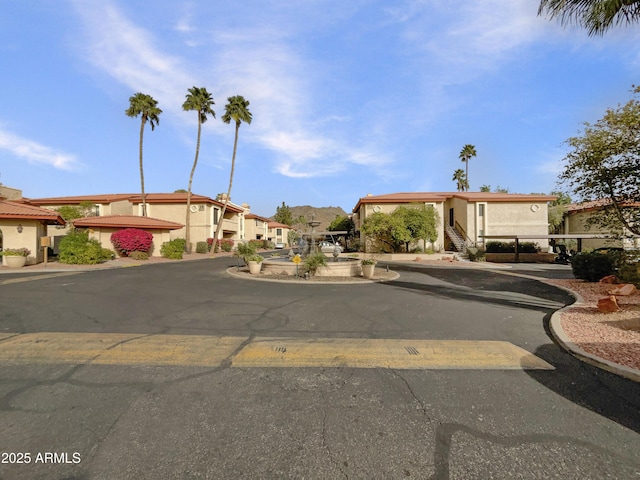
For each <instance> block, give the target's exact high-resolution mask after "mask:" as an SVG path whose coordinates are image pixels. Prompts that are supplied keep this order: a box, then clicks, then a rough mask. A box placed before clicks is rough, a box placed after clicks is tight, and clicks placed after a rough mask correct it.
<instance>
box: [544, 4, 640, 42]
mask: <svg viewBox="0 0 640 480" xmlns="http://www.w3.org/2000/svg"><path fill="white" fill-rule="evenodd" d="M545 13H546V14H547V15H548V16H549V18H552V19H553V18H556V17H559V18H560V23H562V24H563V25H566V24H568V23H571V22H572V21H575V22H576V23H577V24H578V25H580V26H581V27H583V28H586V29H587V31H588V33H589V35H603V34H604V32H605V31H607V30H608V29H609V28H610V27H611V26H612V24H614V23H616V24H620V23H634V22H637V21H638V20H640V0H540V6H539V7H538V15H543V14H545Z"/></svg>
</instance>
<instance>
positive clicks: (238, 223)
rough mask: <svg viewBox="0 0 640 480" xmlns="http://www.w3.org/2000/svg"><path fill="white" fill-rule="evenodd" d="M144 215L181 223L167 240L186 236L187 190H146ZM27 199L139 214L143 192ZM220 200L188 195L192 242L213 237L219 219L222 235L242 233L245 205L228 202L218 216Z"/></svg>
mask: <svg viewBox="0 0 640 480" xmlns="http://www.w3.org/2000/svg"><path fill="white" fill-rule="evenodd" d="M145 201H146V205H147V216H148V217H150V218H155V219H159V220H164V221H167V222H172V223H177V224H180V225H181V227H180V228H178V229H172V230H170V240H173V239H174V238H185V235H186V231H185V228H186V227H185V226H184V225H185V220H186V213H187V212H186V208H187V194H186V193H180V192H177V193H148V194H146V195H145ZM29 202H30V203H32V204H34V205H37V206H40V207H43V208H47V209H50V210H54V209H56V208H59V207H62V206H65V205H70V206H80V205H92V207H91V213H92V214H93V215H94V216H109V215H129V216H134V217H141V216H142V195H140V194H139V193H138V194H126V193H121V194H107V195H80V196H70V197H50V198H33V199H29ZM222 207H223V203H222V202H220V201H218V200H214V199H212V198H210V197H207V196H204V195H197V194H192V195H191V205H190V210H189V216H190V224H191V225H190V237H191V242H192V243H193V246H195V244H196V242H200V241H202V242H204V241H206V240H207V238H213V237H214V235H215V232H216V227H217V226H218V222H222V230H221V231H222V234H221V238H231V239H233V240H240V239H241V238H242V237H243V223H244V213H245V212H244V209H243V208H241V207H238V206H237V205H234V204H232V203H229V204H228V205H227V208H226V210H225V214H224V218H220V217H221V213H222ZM65 234H66V230H64V229H63V230H60V229H50V231H49V235H52V236H62V235H65Z"/></svg>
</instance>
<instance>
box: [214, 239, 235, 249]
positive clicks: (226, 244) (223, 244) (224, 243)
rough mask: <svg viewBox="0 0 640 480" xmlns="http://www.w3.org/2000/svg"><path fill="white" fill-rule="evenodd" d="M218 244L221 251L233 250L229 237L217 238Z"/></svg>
mask: <svg viewBox="0 0 640 480" xmlns="http://www.w3.org/2000/svg"><path fill="white" fill-rule="evenodd" d="M218 245H220V249H221V250H222V251H223V252H230V251H231V250H233V240H232V239H231V238H221V239H220V240H218Z"/></svg>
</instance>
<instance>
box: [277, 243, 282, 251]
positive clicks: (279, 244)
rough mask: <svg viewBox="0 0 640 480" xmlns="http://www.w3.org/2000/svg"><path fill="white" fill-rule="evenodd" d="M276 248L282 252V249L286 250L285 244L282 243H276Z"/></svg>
mask: <svg viewBox="0 0 640 480" xmlns="http://www.w3.org/2000/svg"><path fill="white" fill-rule="evenodd" d="M276 248H277V249H278V250H282V249H283V248H284V243H282V242H278V243H276Z"/></svg>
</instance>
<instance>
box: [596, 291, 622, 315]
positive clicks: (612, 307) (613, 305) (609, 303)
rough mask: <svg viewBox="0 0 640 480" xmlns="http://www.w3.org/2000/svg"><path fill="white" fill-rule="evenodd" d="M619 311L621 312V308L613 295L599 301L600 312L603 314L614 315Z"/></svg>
mask: <svg viewBox="0 0 640 480" xmlns="http://www.w3.org/2000/svg"><path fill="white" fill-rule="evenodd" d="M618 310H620V307H619V306H618V302H617V301H616V297H615V296H613V295H611V296H609V297H605V298H601V299H600V300H598V311H600V312H602V313H613V312H617V311H618Z"/></svg>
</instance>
